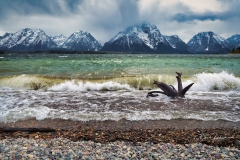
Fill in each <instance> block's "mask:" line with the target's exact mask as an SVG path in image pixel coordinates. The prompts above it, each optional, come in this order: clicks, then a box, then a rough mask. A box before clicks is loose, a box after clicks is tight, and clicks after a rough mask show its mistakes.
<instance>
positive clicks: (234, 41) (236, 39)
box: [227, 34, 240, 48]
mask: <svg viewBox="0 0 240 160" xmlns="http://www.w3.org/2000/svg"><path fill="white" fill-rule="evenodd" d="M227 41H228V42H229V44H231V45H233V46H234V48H237V47H239V46H240V34H235V35H233V36H231V37H229V38H228V39H227Z"/></svg>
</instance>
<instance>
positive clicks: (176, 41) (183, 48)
mask: <svg viewBox="0 0 240 160" xmlns="http://www.w3.org/2000/svg"><path fill="white" fill-rule="evenodd" d="M165 38H166V39H167V41H168V42H169V44H170V45H171V46H172V48H175V49H177V50H178V52H179V53H194V51H193V50H192V49H191V48H190V47H189V46H188V45H187V44H186V43H185V42H183V41H182V40H181V39H180V38H179V37H178V36H177V35H173V36H165Z"/></svg>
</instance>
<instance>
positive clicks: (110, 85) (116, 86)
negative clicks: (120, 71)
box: [48, 80, 132, 91]
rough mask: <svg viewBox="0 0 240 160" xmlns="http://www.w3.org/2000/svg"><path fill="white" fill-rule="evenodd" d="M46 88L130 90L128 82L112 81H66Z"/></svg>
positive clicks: (61, 89)
mask: <svg viewBox="0 0 240 160" xmlns="http://www.w3.org/2000/svg"><path fill="white" fill-rule="evenodd" d="M48 90H51V91H106V90H107V91H114V90H132V88H131V87H130V86H129V85H128V84H120V83H117V82H113V81H108V82H104V83H92V82H86V83H83V82H75V81H74V80H72V81H66V82H64V83H60V84H57V85H54V86H52V87H51V88H49V89H48Z"/></svg>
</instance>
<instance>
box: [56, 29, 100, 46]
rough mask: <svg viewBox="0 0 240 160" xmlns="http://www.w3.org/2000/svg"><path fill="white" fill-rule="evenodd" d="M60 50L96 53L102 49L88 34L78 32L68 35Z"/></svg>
mask: <svg viewBox="0 0 240 160" xmlns="http://www.w3.org/2000/svg"><path fill="white" fill-rule="evenodd" d="M60 48H64V49H68V50H89V51H90V50H91V51H98V50H100V49H101V48H102V45H101V44H100V43H99V42H98V41H97V40H96V39H95V38H94V37H93V36H92V35H91V34H90V33H88V32H83V31H81V30H80V31H77V32H74V33H73V34H72V35H70V36H69V37H68V38H67V39H66V41H65V42H64V43H63V44H62V45H61V46H60Z"/></svg>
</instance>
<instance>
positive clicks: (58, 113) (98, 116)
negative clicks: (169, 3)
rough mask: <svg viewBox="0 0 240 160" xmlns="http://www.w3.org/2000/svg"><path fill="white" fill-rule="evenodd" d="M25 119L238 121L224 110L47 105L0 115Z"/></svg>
mask: <svg viewBox="0 0 240 160" xmlns="http://www.w3.org/2000/svg"><path fill="white" fill-rule="evenodd" d="M27 119H36V120H44V119H65V120H74V121H91V120H96V121H106V120H113V121H119V120H121V119H126V120H130V121H143V120H171V119H196V120H203V121H215V120H227V121H232V122H239V121H240V118H239V116H238V115H233V114H232V113H226V112H225V111H207V112H206V111H198V112H196V113H187V111H165V112H162V111H132V112H130V113H126V112H118V111H105V112H94V111H92V112H87V111H75V110H74V111H73V110H58V109H51V108H48V107H44V106H42V107H32V108H21V109H20V108H14V109H9V110H7V111H6V112H3V113H2V114H1V115H0V122H3V123H9V122H16V121H19V120H27Z"/></svg>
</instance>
